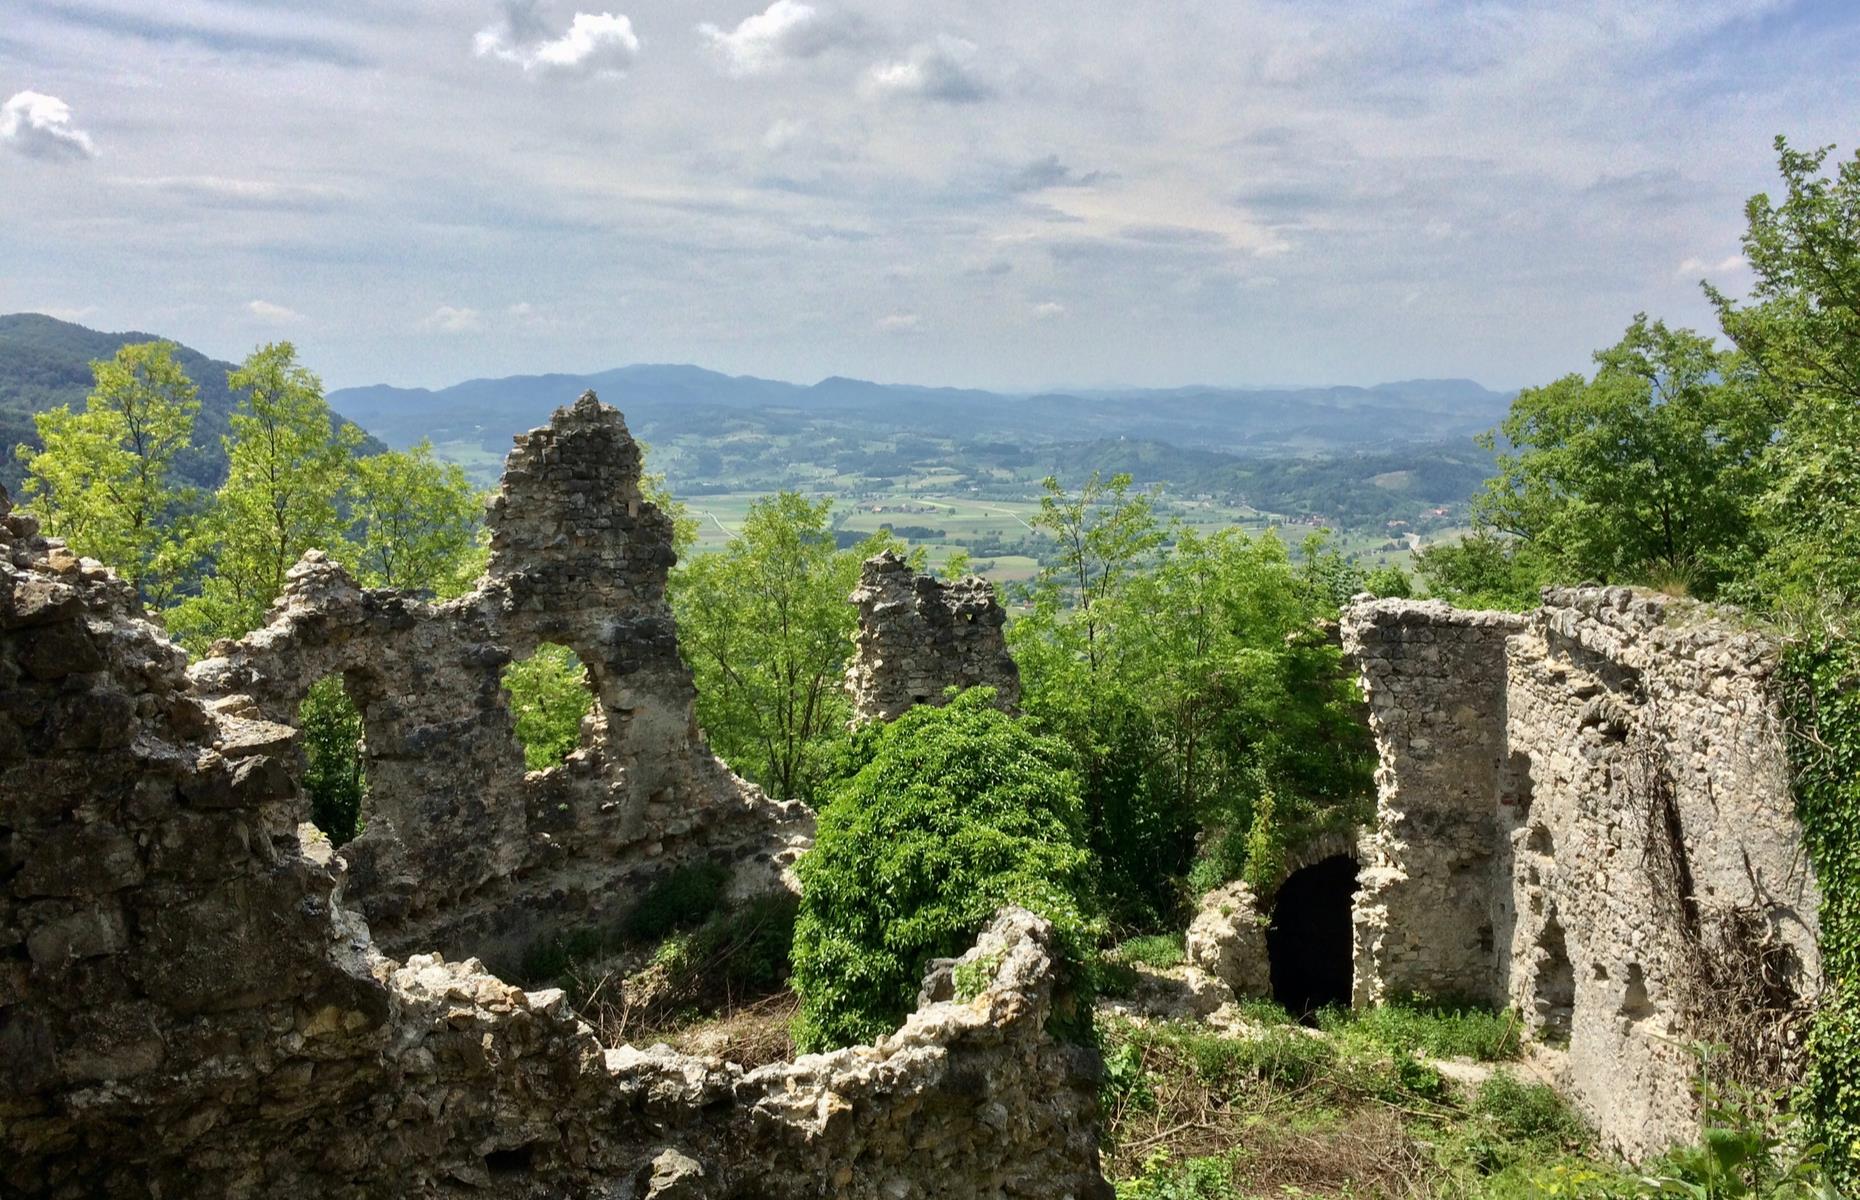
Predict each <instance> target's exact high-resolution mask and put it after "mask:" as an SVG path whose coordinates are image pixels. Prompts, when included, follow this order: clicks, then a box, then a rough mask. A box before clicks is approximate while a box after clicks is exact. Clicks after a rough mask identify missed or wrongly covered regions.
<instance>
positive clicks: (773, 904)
mask: <svg viewBox="0 0 1860 1200" xmlns="http://www.w3.org/2000/svg"><path fill="white" fill-rule="evenodd" d="M797 907H798V902H797V901H796V900H795V898H794V897H793V896H790V895H788V894H786V893H777V894H774V895H769V896H758V897H756V898H755V899H753V900H750V901H747V902H745V903H742V904H737V905H733V906H731V907H729V908H726V909H723V910H721V911H718V912H713V913H712V914H711V915H710V917H709V918H708V919H706V920H705V921H704V922H703V924H701V925H699V926H698V927H697V928H696V929H694V930H692V931H690V932H688V933H674V934H673V935H672V936H671V937H668V938H666V939H665V941H663V942H661V943H660V944H659V948H658V950H657V951H656V952H655V953H654V955H653V963H654V964H655V965H657V966H660V967H663V968H664V969H665V972H666V974H667V976H668V977H669V984H670V993H671V995H672V996H673V997H675V998H678V999H679V1000H681V1001H685V1002H690V1003H700V1004H702V1003H712V1002H717V1001H728V1000H740V999H741V998H742V997H744V996H761V995H766V994H768V993H769V992H772V991H774V990H776V989H777V988H779V987H780V986H781V985H782V984H783V983H784V982H786V981H787V978H788V973H789V969H790V963H789V947H790V946H791V945H792V943H793V941H794V919H795V912H796V909H797Z"/></svg>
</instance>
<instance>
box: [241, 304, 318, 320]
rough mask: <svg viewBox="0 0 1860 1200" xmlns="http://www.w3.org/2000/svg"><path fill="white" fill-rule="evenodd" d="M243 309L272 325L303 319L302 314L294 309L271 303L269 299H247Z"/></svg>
mask: <svg viewBox="0 0 1860 1200" xmlns="http://www.w3.org/2000/svg"><path fill="white" fill-rule="evenodd" d="M245 310H246V311H247V312H249V313H251V314H252V315H253V316H255V317H257V318H258V319H259V320H261V321H266V322H269V323H270V324H273V325H290V324H293V323H295V322H297V321H301V320H303V319H304V315H303V314H302V313H300V312H298V311H297V310H296V309H294V308H286V307H284V306H283V305H282V304H273V303H272V302H271V301H269V300H252V301H249V302H248V303H247V304H246V306H245Z"/></svg>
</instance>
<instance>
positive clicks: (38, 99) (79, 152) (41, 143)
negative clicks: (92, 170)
mask: <svg viewBox="0 0 1860 1200" xmlns="http://www.w3.org/2000/svg"><path fill="white" fill-rule="evenodd" d="M0 142H5V143H6V144H7V145H8V146H11V147H12V148H13V149H14V150H17V151H18V152H19V153H21V154H24V155H26V156H28V157H29V158H44V159H65V160H73V159H84V158H95V157H97V145H96V143H95V142H93V141H91V140H90V134H88V133H85V132H84V131H83V130H82V129H79V128H78V127H77V126H75V125H73V124H72V123H71V106H70V105H69V104H66V103H65V102H64V101H63V100H60V99H59V98H58V97H56V96H47V95H46V94H45V93H43V92H15V93H14V94H13V96H12V97H11V98H10V99H8V100H7V102H6V103H5V104H4V105H0Z"/></svg>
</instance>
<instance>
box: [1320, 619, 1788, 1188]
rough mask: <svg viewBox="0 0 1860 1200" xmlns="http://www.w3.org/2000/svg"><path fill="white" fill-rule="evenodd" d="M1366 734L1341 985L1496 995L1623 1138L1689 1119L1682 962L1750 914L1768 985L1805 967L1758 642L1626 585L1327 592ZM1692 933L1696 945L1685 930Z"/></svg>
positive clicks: (1782, 757) (1366, 998)
mask: <svg viewBox="0 0 1860 1200" xmlns="http://www.w3.org/2000/svg"><path fill="white" fill-rule="evenodd" d="M1343 635H1344V643H1345V647H1346V649H1347V650H1348V651H1349V653H1350V654H1351V656H1352V657H1353V658H1354V660H1355V662H1356V664H1357V666H1358V668H1359V670H1360V671H1361V675H1362V681H1363V687H1364V692H1365V695H1366V698H1367V700H1368V703H1369V712H1370V724H1371V727H1372V729H1373V731H1374V733H1375V736H1376V743H1377V749H1378V753H1379V756H1380V768H1379V770H1378V771H1377V782H1378V790H1379V799H1378V811H1377V829H1376V831H1375V834H1374V837H1373V839H1372V840H1371V843H1370V853H1369V858H1368V860H1367V861H1365V862H1364V865H1363V870H1362V872H1361V884H1362V889H1361V891H1359V892H1358V894H1357V898H1356V905H1355V914H1354V920H1355V926H1356V984H1355V991H1356V1002H1357V1003H1358V1004H1359V1005H1360V1004H1368V1003H1373V1002H1375V1001H1377V1000H1379V999H1381V998H1384V997H1387V996H1393V995H1397V994H1400V993H1403V992H1423V993H1431V994H1435V995H1457V996H1463V997H1468V998H1472V999H1477V1000H1483V1001H1486V1002H1488V1003H1493V1004H1499V1005H1515V1006H1516V1007H1517V1008H1518V1009H1519V1011H1520V1012H1522V1013H1523V1014H1524V1017H1525V1019H1526V1021H1527V1022H1528V1023H1529V1025H1530V1026H1531V1028H1532V1029H1533V1031H1534V1032H1537V1033H1540V1034H1542V1035H1544V1036H1546V1037H1548V1038H1550V1039H1551V1040H1553V1041H1560V1040H1562V1039H1564V1038H1567V1039H1568V1044H1569V1054H1568V1076H1569V1078H1568V1080H1567V1083H1568V1086H1569V1089H1570V1090H1571V1092H1572V1093H1573V1094H1574V1096H1575V1098H1576V1100H1577V1101H1578V1103H1579V1104H1580V1105H1581V1107H1582V1108H1583V1109H1584V1110H1585V1111H1586V1112H1587V1113H1588V1115H1589V1116H1590V1117H1591V1118H1592V1119H1593V1120H1594V1121H1595V1122H1596V1123H1597V1124H1598V1126H1599V1127H1600V1129H1601V1131H1602V1133H1603V1134H1604V1136H1605V1137H1606V1138H1607V1139H1608V1140H1609V1141H1611V1142H1612V1143H1614V1145H1615V1146H1616V1147H1617V1148H1619V1149H1621V1150H1623V1151H1624V1152H1626V1153H1628V1154H1630V1155H1633V1156H1640V1155H1643V1154H1646V1153H1649V1152H1652V1151H1655V1150H1658V1149H1660V1148H1662V1147H1664V1146H1665V1145H1667V1144H1670V1143H1671V1142H1673V1141H1675V1140H1679V1139H1685V1138H1689V1137H1691V1136H1693V1135H1694V1134H1695V1132H1696V1121H1697V1110H1696V1106H1695V1103H1694V1100H1693V1096H1692V1089H1691V1087H1690V1082H1691V1078H1692V1076H1693V1074H1694V1070H1695V1065H1696V1064H1695V1063H1694V1061H1693V1059H1692V1057H1691V1054H1690V1052H1689V1050H1688V1049H1687V1046H1688V1043H1689V1042H1691V1041H1693V1040H1695V1039H1697V1038H1699V1037H1700V1036H1701V1035H1702V1034H1703V1033H1704V1032H1706V1031H1705V1030H1702V1029H1701V1028H1700V1022H1701V1020H1705V1019H1709V1016H1708V1015H1707V1016H1706V1017H1701V1015H1700V1014H1701V1010H1702V1009H1703V1010H1706V1012H1707V1014H1708V1012H1709V1009H1710V1007H1711V1005H1712V1003H1714V1002H1721V1003H1729V1000H1728V998H1723V999H1721V1001H1714V1000H1713V998H1710V997H1701V996H1699V995H1697V994H1696V992H1697V978H1698V973H1697V970H1696V968H1697V966H1698V962H1699V959H1700V958H1701V956H1702V955H1704V954H1707V953H1708V952H1713V951H1711V948H1710V947H1709V946H1706V945H1705V943H1706V942H1708V941H1709V939H1710V936H1711V934H1710V930H1711V928H1712V927H1713V924H1714V922H1717V921H1719V920H1721V919H1722V918H1724V917H1726V916H1727V915H1730V914H1744V915H1746V916H1747V917H1748V918H1749V920H1750V921H1751V922H1752V923H1753V925H1754V926H1755V927H1756V928H1757V929H1758V930H1759V931H1760V934H1759V936H1760V937H1761V938H1762V939H1763V940H1765V941H1766V942H1767V944H1768V945H1769V946H1770V949H1771V953H1772V957H1771V959H1770V966H1771V968H1772V969H1773V970H1775V971H1776V972H1777V973H1778V976H1779V979H1778V982H1779V984H1780V986H1781V988H1782V989H1783V990H1784V991H1785V992H1792V993H1794V994H1797V995H1803V996H1808V995H1813V994H1814V993H1815V992H1816V991H1817V990H1818V987H1819V980H1820V960H1819V954H1818V950H1817V943H1816V937H1817V914H1818V911H1819V897H1818V893H1817V890H1816V887H1815V881H1814V879H1813V878H1812V876H1811V873H1810V870H1809V867H1808V865H1807V855H1806V853H1805V851H1804V847H1803V844H1802V834H1801V829H1800V827H1799V826H1798V824H1797V822H1796V820H1795V817H1794V803H1793V799H1792V796H1791V791H1790V786H1789V776H1788V767H1787V756H1786V753H1785V745H1784V741H1783V728H1782V722H1781V720H1780V717H1779V714H1778V709H1777V706H1776V703H1775V700H1774V698H1773V695H1772V693H1771V690H1770V674H1771V671H1772V668H1773V663H1774V658H1775V648H1774V646H1773V645H1771V644H1770V643H1769V642H1768V641H1767V640H1766V639H1764V638H1763V637H1761V636H1760V635H1758V634H1756V633H1754V632H1752V631H1750V630H1748V629H1746V628H1744V627H1742V626H1741V625H1740V624H1738V623H1737V621H1736V620H1735V618H1734V617H1733V616H1731V615H1728V614H1727V615H1719V614H1715V613H1714V612H1712V610H1710V609H1707V608H1704V607H1703V606H1700V605H1697V604H1694V603H1692V602H1689V601H1684V600H1676V599H1673V598H1670V597H1666V596H1660V595H1655V594H1651V593H1647V592H1641V591H1634V590H1630V589H1628V588H1618V587H1617V588H1581V589H1558V590H1551V591H1548V592H1546V593H1545V597H1544V605H1543V607H1542V608H1540V609H1538V610H1537V611H1536V612H1535V613H1533V614H1531V615H1529V616H1525V617H1521V616H1514V615H1511V614H1505V613H1478V612H1463V611H1459V610H1455V609H1452V608H1450V607H1448V606H1447V605H1445V604H1441V603H1439V602H1427V603H1415V602H1410V601H1393V600H1381V601H1370V602H1364V603H1359V604H1356V605H1354V606H1352V607H1351V608H1350V609H1348V610H1346V612H1345V615H1344V621H1343ZM1702 947H1703V948H1702Z"/></svg>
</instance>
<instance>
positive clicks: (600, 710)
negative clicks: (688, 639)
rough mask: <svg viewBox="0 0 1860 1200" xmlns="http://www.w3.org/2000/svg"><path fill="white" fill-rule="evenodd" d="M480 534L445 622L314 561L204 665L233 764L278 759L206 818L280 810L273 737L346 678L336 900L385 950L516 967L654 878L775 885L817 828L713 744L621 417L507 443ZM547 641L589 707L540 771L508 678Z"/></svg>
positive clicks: (667, 537)
mask: <svg viewBox="0 0 1860 1200" xmlns="http://www.w3.org/2000/svg"><path fill="white" fill-rule="evenodd" d="M488 521H489V524H490V528H491V562H490V568H489V570H488V572H487V573H486V576H485V578H484V580H483V581H482V583H481V586H480V587H479V588H478V590H477V591H475V592H472V593H471V594H470V595H467V596H464V597H461V598H459V599H457V600H454V601H450V602H448V603H444V604H432V603H428V602H425V601H423V600H420V599H417V598H415V597H413V596H409V595H407V594H404V593H402V592H398V591H394V590H389V589H375V588H361V587H358V586H357V585H356V584H355V582H354V580H352V579H351V578H350V577H349V575H348V574H347V572H345V571H344V570H343V569H342V568H341V567H340V566H339V565H337V564H336V563H335V562H333V561H331V560H330V559H329V558H328V557H327V556H326V555H324V554H322V553H321V552H318V551H312V552H311V553H309V554H306V555H305V556H304V559H303V561H302V562H300V563H298V564H297V565H296V566H295V567H293V568H292V569H291V571H290V573H289V575H288V577H287V582H286V585H285V590H284V594H283V595H282V596H280V597H279V598H278V601H277V604H276V606H275V607H274V608H273V610H272V614H271V620H270V622H269V623H268V624H267V625H266V627H265V628H263V629H261V630H258V631H256V632H254V633H252V634H250V635H248V636H247V637H245V638H242V639H240V640H239V641H237V642H225V643H222V644H220V645H218V646H215V647H214V654H213V657H211V658H209V659H207V660H205V661H203V662H200V663H197V664H195V666H194V667H193V668H192V669H191V672H190V674H191V676H192V678H193V680H194V681H195V683H196V685H197V686H198V687H199V689H200V690H201V692H202V693H204V694H205V695H206V696H207V697H209V699H210V702H211V703H212V704H213V706H214V707H215V708H216V709H217V710H219V712H220V713H221V714H222V718H221V728H222V729H223V730H231V731H234V732H231V733H227V734H223V735H222V736H223V737H224V738H228V739H230V741H227V742H225V743H224V744H222V745H220V746H219V749H220V751H221V752H222V753H223V754H226V755H228V756H229V757H230V756H238V755H245V756H250V755H254V754H264V755H266V756H267V763H268V770H267V773H266V774H264V775H263V776H262V777H258V778H248V777H247V775H249V774H251V773H252V769H247V770H246V773H245V774H239V773H235V775H234V776H233V777H232V778H230V779H229V780H227V787H228V788H229V789H230V792H231V793H232V795H231V796H227V795H226V792H225V791H221V792H216V793H214V794H213V797H207V798H202V799H200V800H197V801H196V803H200V804H211V803H214V802H215V797H217V798H219V799H220V800H221V801H222V802H227V801H230V802H237V803H245V802H248V801H251V800H255V799H260V798H267V797H265V796H264V795H263V793H267V792H269V793H271V795H270V797H269V798H274V799H275V798H276V790H277V785H278V782H279V777H278V774H277V772H276V770H275V765H276V763H277V762H278V761H280V760H279V759H278V754H277V751H278V746H279V743H280V742H281V741H282V740H285V739H288V738H289V737H290V736H291V733H292V731H291V729H290V728H289V726H291V725H292V724H294V722H295V721H296V716H297V710H298V706H299V705H300V704H301V703H302V702H303V698H304V695H305V694H306V693H307V692H308V691H309V689H310V687H311V685H312V684H314V683H315V682H316V681H318V680H319V679H322V678H324V677H325V676H328V675H332V674H335V675H340V676H341V677H342V678H343V681H344V685H345V687H346V689H347V691H348V693H349V695H350V697H351V698H352V699H353V700H354V701H355V702H356V704H357V707H359V708H360V709H361V712H362V722H363V726H364V731H365V744H366V756H367V771H368V782H369V797H368V801H367V805H366V807H365V809H364V818H365V831H364V833H363V835H362V837H361V838H359V839H358V840H357V841H355V842H354V843H352V844H350V845H349V846H346V847H344V848H343V849H342V850H341V852H340V858H341V860H342V861H343V863H344V864H345V865H346V866H347V868H348V869H347V872H346V874H345V875H344V877H343V881H342V895H343V898H344V900H345V901H346V902H348V903H350V904H353V905H355V906H357V907H359V908H360V909H361V910H362V911H363V913H364V914H366V916H367V918H368V922H369V926H370V928H371V930H372V932H373V934H374V936H375V939H376V941H377V942H378V943H379V944H380V945H381V946H382V947H383V948H384V949H386V950H387V951H389V952H390V953H395V954H405V953H411V952H413V951H417V950H439V951H441V952H443V953H445V954H447V955H449V956H455V957H465V956H468V955H470V956H476V957H478V958H481V959H483V960H484V961H486V962H489V963H490V964H491V965H492V966H494V967H497V968H500V969H513V968H514V967H515V966H516V965H517V964H518V963H519V962H520V961H521V958H522V955H523V952H524V950H525V949H526V948H527V947H528V946H529V945H531V944H533V943H535V942H536V941H537V940H539V939H542V938H545V937H548V936H551V935H552V934H554V933H556V932H559V931H560V930H562V929H564V928H568V927H574V926H581V925H586V924H589V923H591V922H600V921H611V920H612V919H614V918H615V917H617V916H618V915H620V914H619V912H617V911H616V909H618V908H623V907H624V906H625V905H626V904H627V903H630V902H631V900H632V898H633V897H635V896H636V895H637V894H638V891H639V886H640V884H641V882H642V881H643V880H645V879H647V878H649V877H650V876H652V875H654V874H657V873H661V872H664V871H666V870H669V869H670V868H671V867H672V866H674V865H676V864H678V863H680V862H684V861H688V860H691V859H695V858H707V859H712V860H716V861H722V862H726V863H730V864H734V865H737V866H739V867H740V868H741V869H740V870H739V876H740V879H739V881H738V885H737V889H736V890H737V891H738V892H739V893H746V892H752V891H756V890H766V889H768V888H770V887H775V886H781V884H782V879H783V876H784V875H785V874H787V872H788V869H789V867H790V866H791V864H792V862H793V860H794V858H795V856H796V855H797V854H798V853H799V852H800V850H801V849H802V848H804V847H805V846H806V845H808V844H809V843H810V841H811V837H812V816H811V814H810V813H809V812H808V810H807V809H806V807H805V806H804V805H801V804H799V803H778V802H776V801H773V800H770V799H769V798H768V797H767V796H765V795H763V794H762V792H761V791H760V790H759V789H758V788H756V787H754V786H753V785H751V784H748V783H745V782H744V781H743V780H741V779H738V778H737V777H736V776H735V775H733V774H731V773H730V771H729V770H728V769H727V768H725V767H724V766H723V764H722V763H721V762H719V761H718V760H717V758H716V756H715V755H713V754H712V753H711V752H710V750H709V749H708V748H707V747H706V746H705V745H704V741H703V737H702V735H701V734H700V733H699V731H698V729H697V725H696V719H695V716H694V700H695V697H696V692H695V690H694V689H693V687H692V683H691V674H690V672H689V671H688V670H687V669H686V668H685V665H684V663H683V661H682V660H681V659H680V658H679V656H678V645H677V639H676V631H675V627H674V624H673V621H672V615H671V610H670V608H669V607H668V605H667V604H666V602H665V580H666V572H667V571H668V570H669V569H670V567H671V565H672V562H673V554H672V544H671V521H670V519H669V518H667V517H666V516H665V515H664V514H663V513H661V512H660V511H659V510H658V509H657V508H655V507H654V506H653V505H651V504H649V503H647V502H646V500H645V499H644V497H643V496H642V495H641V494H640V490H639V448H638V446H637V444H636V443H635V442H634V441H633V439H632V437H631V436H630V435H629V434H628V433H627V429H626V425H625V423H624V422H623V421H622V420H621V418H620V414H619V413H618V412H616V411H615V410H614V409H612V408H609V407H607V406H605V405H603V404H601V403H600V402H599V401H598V400H596V399H595V397H594V394H593V393H592V392H589V393H587V394H585V395H584V396H582V397H581V399H580V400H579V401H577V402H576V403H575V404H574V406H572V407H569V408H563V409H560V410H558V411H557V412H556V414H555V417H554V419H553V420H552V421H551V422H550V423H549V424H548V425H545V426H543V427H541V428H539V429H535V430H532V431H530V432H529V433H527V434H524V435H522V436H520V437H518V438H517V446H516V448H515V449H514V450H513V451H512V452H511V454H510V457H509V460H508V462H507V464H506V468H505V473H504V481H503V486H502V488H501V490H500V492H499V494H498V495H497V497H496V498H495V499H494V500H493V501H492V503H491V507H490V512H489V516H488ZM543 642H554V643H559V644H562V645H566V646H568V647H569V648H570V649H572V650H573V651H574V652H575V654H576V655H577V656H578V657H579V658H580V659H581V661H582V663H583V664H584V665H585V666H586V669H587V672H588V684H589V688H590V690H591V692H592V693H593V694H594V696H595V698H596V700H597V703H596V705H595V711H594V715H593V716H592V718H591V719H590V720H588V721H587V722H586V724H585V727H584V731H583V744H582V746H581V748H580V749H579V750H578V751H577V752H576V753H575V754H573V755H572V756H571V757H570V759H569V761H568V762H567V763H565V764H563V765H562V766H560V767H557V768H554V769H552V770H550V771H546V772H542V773H540V774H532V773H527V772H526V771H525V770H524V764H523V755H522V750H521V748H520V747H519V745H518V743H517V741H516V736H515V731H514V726H513V724H512V719H511V714H510V709H509V706H508V704H507V701H506V694H505V692H504V691H503V689H502V688H501V687H500V686H499V681H500V679H501V672H502V670H503V668H504V666H505V665H506V664H508V663H509V662H511V661H512V660H514V659H520V658H524V657H527V656H528V655H530V654H532V653H534V652H535V650H536V648H537V647H538V646H539V645H540V644H542V643H543ZM247 761H251V760H250V759H249V758H248V760H247ZM790 882H791V880H790Z"/></svg>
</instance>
